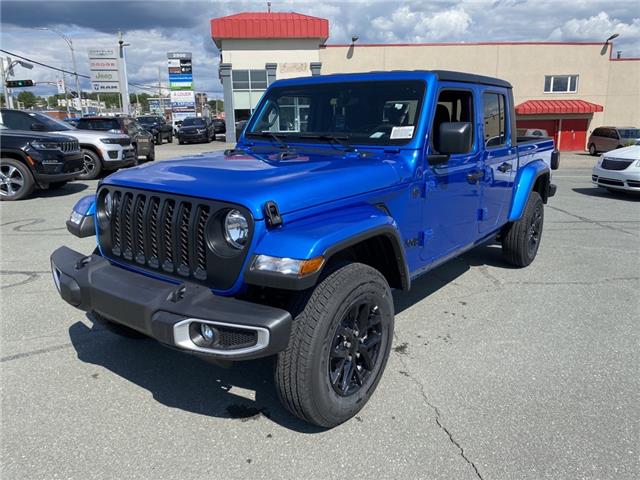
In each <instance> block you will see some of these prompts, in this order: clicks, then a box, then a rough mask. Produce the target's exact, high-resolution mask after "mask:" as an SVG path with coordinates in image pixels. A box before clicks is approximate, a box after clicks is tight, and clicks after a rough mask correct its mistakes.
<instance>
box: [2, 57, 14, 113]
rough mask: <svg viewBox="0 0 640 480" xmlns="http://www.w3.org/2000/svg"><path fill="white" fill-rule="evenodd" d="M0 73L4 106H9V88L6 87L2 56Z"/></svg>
mask: <svg viewBox="0 0 640 480" xmlns="http://www.w3.org/2000/svg"><path fill="white" fill-rule="evenodd" d="M0 73H1V74H2V88H3V90H4V106H5V107H6V108H11V107H10V106H9V89H8V88H7V77H6V75H5V73H4V58H0Z"/></svg>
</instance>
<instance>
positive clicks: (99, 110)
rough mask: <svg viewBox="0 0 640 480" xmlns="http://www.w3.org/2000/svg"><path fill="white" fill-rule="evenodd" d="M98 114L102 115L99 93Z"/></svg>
mask: <svg viewBox="0 0 640 480" xmlns="http://www.w3.org/2000/svg"><path fill="white" fill-rule="evenodd" d="M98 115H102V104H101V103H100V94H99V93H98Z"/></svg>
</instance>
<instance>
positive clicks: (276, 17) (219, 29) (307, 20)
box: [211, 12, 329, 47]
mask: <svg viewBox="0 0 640 480" xmlns="http://www.w3.org/2000/svg"><path fill="white" fill-rule="evenodd" d="M211 38H213V41H214V42H215V43H216V45H217V46H218V47H220V40H223V39H225V38H235V39H245V38H318V39H320V40H321V41H322V42H324V41H326V40H327V38H329V20H327V19H325V18H318V17H311V16H309V15H301V14H299V13H270V12H246V13H237V14H235V15H229V16H227V17H220V18H213V19H211Z"/></svg>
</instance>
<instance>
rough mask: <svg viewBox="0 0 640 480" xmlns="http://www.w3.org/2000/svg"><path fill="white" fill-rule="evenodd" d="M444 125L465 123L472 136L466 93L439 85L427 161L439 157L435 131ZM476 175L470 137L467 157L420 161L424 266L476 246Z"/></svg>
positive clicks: (477, 158)
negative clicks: (433, 162)
mask: <svg viewBox="0 0 640 480" xmlns="http://www.w3.org/2000/svg"><path fill="white" fill-rule="evenodd" d="M445 122H470V123H471V125H472V127H473V129H474V130H475V128H476V125H475V123H476V122H475V121H474V104H473V91H472V90H471V89H469V90H461V89H454V88H451V89H447V88H446V85H443V90H441V91H440V93H439V96H438V103H437V106H436V108H435V111H434V117H433V119H432V123H431V124H432V128H431V134H430V135H429V146H428V152H429V153H430V155H436V154H437V153H438V147H439V129H440V125H441V124H442V123H445ZM481 170H482V158H481V154H480V149H479V141H478V135H477V133H476V132H475V131H474V142H473V146H472V148H471V151H469V152H467V153H462V154H456V155H451V156H450V157H449V159H448V161H446V162H443V163H439V164H431V163H429V161H428V158H427V159H425V174H424V181H425V195H424V197H425V203H424V210H423V211H424V214H423V229H424V230H423V249H422V260H423V261H425V262H427V263H433V262H437V261H438V260H442V259H444V258H446V257H448V256H450V255H451V254H452V253H454V252H455V251H456V250H459V249H460V248H463V247H465V246H467V245H469V244H471V243H473V242H474V241H475V240H476V238H477V236H478V229H477V223H478V219H477V215H478V209H479V207H480V184H479V183H478V182H477V181H475V180H474V179H475V178H478V175H480V174H481Z"/></svg>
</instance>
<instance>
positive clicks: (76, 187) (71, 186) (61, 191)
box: [33, 182, 89, 198]
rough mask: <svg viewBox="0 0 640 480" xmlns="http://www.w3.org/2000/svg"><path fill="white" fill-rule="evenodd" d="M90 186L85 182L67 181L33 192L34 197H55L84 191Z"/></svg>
mask: <svg viewBox="0 0 640 480" xmlns="http://www.w3.org/2000/svg"><path fill="white" fill-rule="evenodd" d="M88 187H89V186H88V185H87V184H85V183H79V182H72V183H67V184H66V185H64V186H62V187H58V188H47V189H46V190H40V189H38V190H35V191H34V192H33V197H34V198H36V197H38V198H54V197H62V196H64V195H72V194H74V193H79V192H82V191H83V190H86V189H87V188H88Z"/></svg>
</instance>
